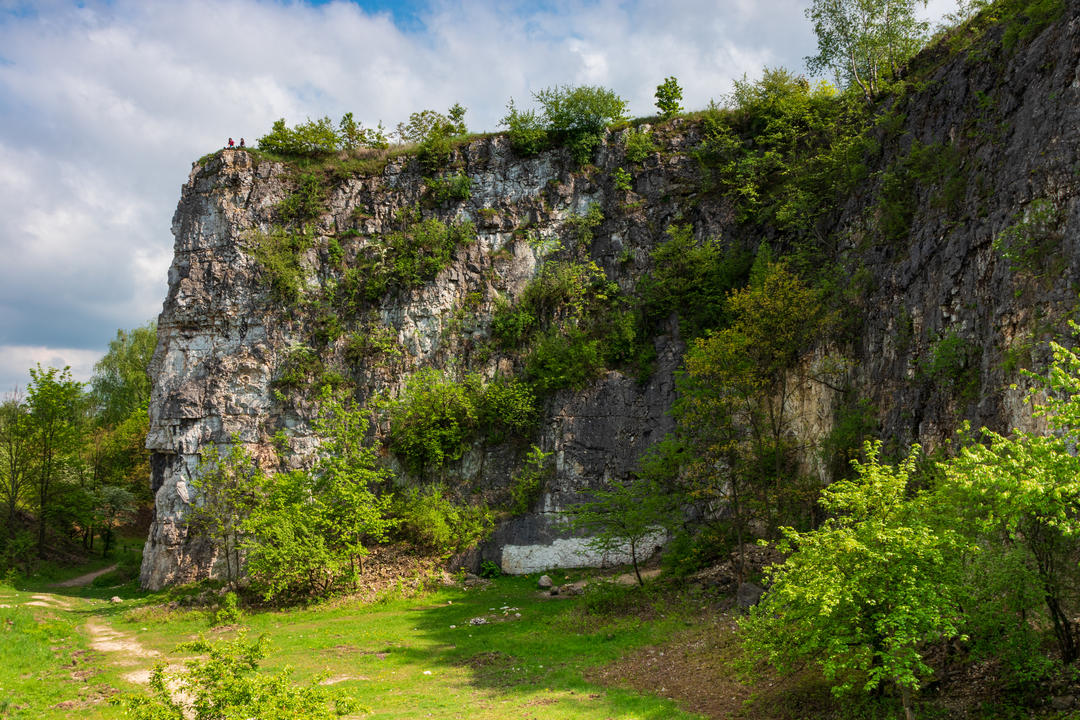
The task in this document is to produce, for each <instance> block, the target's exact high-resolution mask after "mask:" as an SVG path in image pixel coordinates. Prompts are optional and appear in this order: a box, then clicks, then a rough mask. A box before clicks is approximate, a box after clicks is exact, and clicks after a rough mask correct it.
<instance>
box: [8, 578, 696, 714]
mask: <svg viewBox="0 0 1080 720" xmlns="http://www.w3.org/2000/svg"><path fill="white" fill-rule="evenodd" d="M535 583H536V581H535V578H529V577H525V578H500V579H499V580H497V581H495V582H494V583H493V584H492V585H491V586H489V587H487V588H473V589H465V588H461V587H457V586H454V587H446V588H440V589H438V590H435V591H432V592H429V593H427V594H424V595H421V596H419V597H414V598H400V597H399V598H395V599H389V600H385V601H383V602H380V603H375V604H369V605H362V604H359V603H357V602H354V601H342V600H338V601H334V602H329V603H326V604H324V605H321V606H317V607H311V608H303V609H293V610H287V611H263V612H253V611H250V610H249V611H247V612H246V614H245V627H246V628H247V629H248V632H249V633H250V634H251V635H259V634H264V633H265V634H266V635H267V636H268V637H269V639H270V641H271V651H270V654H269V656H268V657H267V659H266V660H265V661H264V662H263V663H262V668H263V670H265V671H267V672H274V671H277V670H280V669H281V668H284V667H291V668H293V669H294V670H295V679H296V681H297V682H300V683H304V682H306V681H308V680H310V679H311V678H313V677H315V676H316V675H318V674H320V673H324V674H329V676H330V678H331V679H336V680H338V682H335V683H334V684H333V685H332V688H333V690H334V691H335V692H340V693H341V694H346V695H353V696H355V697H356V698H358V699H359V700H360V702H361V704H362V705H363V706H365V707H366V708H368V709H369V710H370V713H369V714H361V715H359V716H358V717H365V718H415V717H433V718H459V717H460V718H469V719H470V720H483V719H485V718H492V719H494V718H506V717H530V718H531V717H544V718H585V719H588V718H620V719H622V718H694V717H699V716H696V715H692V714H687V713H683V712H681V711H680V710H678V709H677V707H676V706H675V705H674V704H673V703H672V702H671V701H669V700H666V699H663V698H659V697H654V696H650V695H642V694H639V693H637V692H634V691H630V690H617V689H610V688H600V687H598V686H595V685H592V684H590V683H588V682H586V681H585V680H584V679H583V674H584V673H585V671H587V670H588V669H589V668H593V667H597V666H600V665H604V664H606V663H609V662H611V661H614V660H616V659H618V658H619V657H621V656H623V655H624V654H625V653H627V652H628V651H630V650H632V649H634V648H637V647H640V646H643V645H648V644H655V643H659V642H662V641H663V640H665V639H667V638H670V637H671V636H672V635H673V634H674V633H676V632H677V631H678V630H680V629H685V627H686V624H685V621H686V616H685V615H684V614H683V613H682V611H681V610H679V609H678V608H674V607H667V606H665V605H664V604H663V601H661V600H655V601H653V602H654V605H653V606H652V607H648V608H646V614H647V615H648V616H649V619H648V620H644V619H641V618H639V617H636V616H634V615H624V616H603V615H593V614H590V613H589V612H588V611H587V610H586V608H585V606H584V604H583V600H582V599H581V598H573V599H551V598H548V597H545V596H543V595H541V594H539V593H538V592H537V591H536V589H535V588H536V584H535ZM50 591H51V592H52V593H54V594H56V595H57V597H59V598H60V600H61V601H62V602H65V603H68V604H70V605H71V607H72V609H71V610H68V611H62V610H54V609H50V608H41V607H32V606H30V607H28V606H26V605H25V604H24V603H25V602H26V601H27V600H29V599H30V595H29V594H28V593H26V592H25V591H14V590H12V589H10V588H3V589H0V595H2V596H6V597H7V598H8V599H0V603H9V604H12V605H15V607H12V608H9V609H0V613H4V614H0V624H2V625H3V627H2V628H0V632H2V634H0V640H2V641H3V648H4V650H3V653H2V654H3V655H4V656H5V661H4V662H3V663H0V688H3V690H2V691H0V708H3V707H4V705H3V703H4V702H5V700H6V701H7V702H8V707H7V710H6V711H4V712H0V717H5V718H6V717H11V718H31V717H33V718H45V719H48V718H64V717H71V716H72V712H73V710H72V708H71V706H70V705H69V706H66V707H63V706H62V707H57V705H58V704H59V703H63V702H64V701H75V700H78V698H79V697H80V696H90V697H92V696H100V695H102V694H107V693H108V692H110V690H109V688H115V689H117V690H120V691H125V692H132V691H136V692H138V691H140V686H138V685H135V684H133V683H132V682H130V681H129V680H126V679H124V675H125V674H127V673H130V672H132V671H134V670H138V669H146V668H149V667H150V665H151V664H152V661H151V660H150V659H146V658H128V659H127V662H128V663H129V664H126V665H123V664H121V663H122V662H124V661H125V658H123V657H122V656H120V655H119V654H117V653H107V652H97V651H92V652H90V653H88V654H83V653H85V651H86V649H87V647H88V637H87V635H86V632H85V624H86V622H87V621H92V622H96V623H98V624H104V625H108V626H110V627H112V628H113V629H115V630H116V631H119V632H121V633H123V634H124V635H125V636H128V637H131V638H134V639H136V640H137V641H138V642H139V643H140V644H141V645H142V646H143V647H144V648H147V649H153V650H157V651H159V652H161V653H162V659H164V660H166V661H167V662H179V661H181V660H182V658H183V655H180V654H177V653H176V652H175V647H176V645H177V644H178V643H180V642H184V641H187V640H192V639H195V638H197V637H198V635H199V634H200V633H205V634H207V636H208V637H211V638H212V637H232V636H233V635H234V634H235V633H236V632H237V630H238V629H239V628H237V627H233V628H226V629H223V630H222V629H219V630H211V629H210V622H209V614H210V613H208V612H207V611H204V610H187V609H168V608H166V606H165V604H164V603H165V602H167V601H168V600H170V599H172V598H173V597H176V596H177V593H175V592H173V593H168V592H166V593H156V594H143V593H139V592H138V591H137V590H135V588H134V587H132V586H130V585H129V586H124V587H121V588H94V587H87V588H78V589H73V590H71V591H68V590H64V589H58V588H51V590H50ZM59 593H64V595H60V594H59ZM113 594H118V595H121V596H127V598H128V599H127V600H125V602H123V603H120V604H113V603H110V602H108V600H107V598H108V597H109V596H111V595H113ZM516 613H520V614H521V617H520V618H518V617H516ZM476 617H484V618H485V619H487V620H488V623H487V624H484V625H475V626H474V625H470V624H469V620H470V619H472V618H476ZM8 618H10V619H11V620H12V622H11V623H8V622H7V619H8ZM9 641H11V642H9ZM8 647H11V648H12V650H11V651H9V650H8ZM73 653H79V655H78V657H77V658H76V660H77V665H78V666H77V667H73V666H72V665H71V661H72V655H73ZM9 655H17V659H16V660H15V661H12V662H9V661H8V660H7V659H6V658H7V656H9ZM84 666H85V669H86V670H87V671H89V673H90V677H89V679H86V680H81V681H80V680H75V679H74V676H73V675H72V672H73V671H74V670H80V669H83V668H84ZM16 703H17V704H18V706H19V707H20V708H21V709H19V710H13V709H12V708H13V707H14V706H15V704H16ZM5 712H6V713H7V714H5ZM78 714H79V716H80V718H83V719H84V720H93V719H94V718H113V717H120V716H121V715H120V710H119V709H118V708H116V707H113V706H110V705H108V704H105V703H97V704H86V705H85V706H82V707H80V708H79V710H78Z"/></svg>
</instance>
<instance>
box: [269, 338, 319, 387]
mask: <svg viewBox="0 0 1080 720" xmlns="http://www.w3.org/2000/svg"><path fill="white" fill-rule="evenodd" d="M323 369H324V366H323V362H322V359H321V358H319V355H318V354H317V353H316V352H315V351H314V350H312V349H311V348H310V347H308V346H307V345H296V346H294V347H292V348H289V352H288V354H287V355H286V356H285V359H284V360H283V361H282V362H281V364H280V365H279V366H278V376H277V378H275V379H274V381H273V386H274V387H277V388H289V389H292V390H295V389H298V388H302V387H306V386H308V385H310V384H312V382H313V380H314V378H317V377H318V376H319V375H321V374H322V372H323Z"/></svg>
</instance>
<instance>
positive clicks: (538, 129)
mask: <svg viewBox="0 0 1080 720" xmlns="http://www.w3.org/2000/svg"><path fill="white" fill-rule="evenodd" d="M499 125H500V126H501V127H505V128H506V129H507V132H506V136H507V137H508V138H509V139H510V147H512V148H513V149H514V152H516V153H517V154H518V155H521V156H522V157H528V156H530V155H536V154H537V153H539V152H540V151H541V150H544V149H545V148H546V147H547V143H548V132H547V129H546V128H545V127H544V124H543V122H542V121H541V120H540V118H539V117H538V116H537V114H536V111H535V110H526V111H524V112H522V111H519V110H518V109H517V108H516V107H514V101H513V99H511V100H510V102H509V103H507V105H506V115H505V116H504V117H503V118H502V120H500V121H499Z"/></svg>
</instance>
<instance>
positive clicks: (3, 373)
mask: <svg viewBox="0 0 1080 720" xmlns="http://www.w3.org/2000/svg"><path fill="white" fill-rule="evenodd" d="M808 3H809V0H666V1H664V0H638V1H636V2H635V1H628V2H616V1H614V0H562V1H560V2H527V1H516V2H504V1H503V2H497V1H496V0H469V1H466V0H458V1H452V0H446V1H443V0H431V1H430V2H426V1H424V0H398V1H397V2H393V1H391V0H362V1H359V2H345V1H343V0H336V1H334V2H291V1H289V2H285V1H277V2H275V1H272V0H220V1H216V2H210V1H209V0H192V1H190V2H177V1H170V2H148V1H147V0H107V1H103V2H98V1H96V0H86V1H84V2H67V1H64V0H55V1H52V0H47V1H45V2H18V1H15V2H12V1H10V0H0V394H3V393H6V392H7V391H10V390H11V389H12V388H14V387H15V386H20V387H25V385H26V382H27V380H28V379H29V376H28V374H27V369H28V368H30V367H33V366H34V364H35V363H38V362H40V363H42V364H43V365H53V366H57V367H62V366H64V365H70V366H71V367H72V371H73V374H74V375H75V377H76V378H77V379H80V380H85V379H87V378H88V377H89V376H90V373H91V372H92V369H93V364H94V363H95V362H96V361H97V359H99V358H100V357H101V354H102V353H103V352H104V349H105V348H106V346H107V344H108V342H109V340H110V339H111V338H112V337H114V336H115V334H116V331H117V329H119V328H132V327H136V326H139V325H142V324H144V323H146V322H148V321H149V320H151V319H153V318H155V317H156V316H157V314H158V313H159V312H160V310H161V303H162V301H163V300H164V298H165V292H166V271H167V269H168V266H169V262H170V260H171V257H172V247H173V238H172V235H171V234H170V229H169V228H170V220H171V217H172V213H173V211H174V209H175V208H176V203H177V200H178V199H179V195H180V187H181V185H182V184H183V183H184V181H185V180H186V179H187V175H188V172H189V171H190V169H191V162H192V161H193V160H194V159H196V158H198V157H200V156H202V155H204V154H205V153H207V152H210V151H212V150H214V149H216V148H218V147H220V146H222V145H223V144H224V142H225V140H226V138H228V137H229V136H232V137H234V138H237V139H239V138H240V137H241V136H243V137H245V138H246V139H247V140H248V141H249V142H251V141H252V140H254V139H255V138H257V137H258V136H260V135H262V134H264V133H265V132H266V131H267V130H269V128H270V126H271V124H272V123H273V121H274V120H275V119H277V118H281V117H284V118H286V119H287V120H288V121H289V122H290V124H292V123H295V122H298V121H302V120H304V119H305V118H307V117H312V118H317V117H322V116H323V115H329V116H330V117H331V118H334V119H335V121H336V119H337V118H339V117H340V116H341V115H342V114H343V113H344V112H346V111H352V112H353V113H354V114H355V115H356V117H357V119H359V120H361V121H363V122H364V124H365V125H374V124H375V123H377V122H378V121H380V120H382V121H383V122H384V123H385V124H386V125H387V127H391V128H392V127H394V126H395V125H396V124H397V122H399V121H401V120H403V119H406V118H407V117H408V115H409V113H410V112H414V111H416V110H420V109H423V108H433V109H437V110H445V109H446V108H447V107H449V106H450V105H451V104H453V103H454V102H461V103H462V104H463V105H465V106H466V107H467V108H468V115H467V116H466V121H467V122H468V125H469V128H470V129H471V130H475V131H484V130H494V129H496V124H497V122H498V119H499V118H500V117H501V116H502V114H503V112H504V109H505V105H506V102H507V100H508V99H509V98H511V97H513V98H515V99H516V100H517V104H518V106H519V107H523V106H525V105H528V103H529V100H530V98H531V93H532V92H534V91H536V90H539V89H542V88H545V87H549V86H552V85H556V84H588V85H604V86H607V87H610V88H612V89H614V90H615V91H616V92H618V93H619V94H620V95H622V96H623V97H625V98H627V99H628V100H629V101H630V110H631V113H632V114H634V115H647V114H651V113H652V110H653V93H654V91H655V89H656V85H657V84H658V83H660V82H662V81H663V79H664V78H665V77H666V76H669V75H675V76H676V77H678V79H679V82H680V84H681V85H682V87H683V89H684V105H686V106H687V107H688V108H690V109H696V108H701V107H704V106H705V105H707V104H708V102H709V100H710V99H714V98H715V99H720V98H721V97H722V95H723V94H724V93H726V92H728V91H729V90H730V89H731V82H732V79H733V78H741V77H742V76H743V74H744V73H745V74H748V75H749V76H750V77H754V76H755V75H757V74H760V71H761V69H762V68H763V67H765V66H770V67H774V66H784V67H787V68H789V69H792V70H796V71H800V72H801V71H802V70H803V58H804V57H805V56H806V55H809V54H810V53H812V52H813V51H814V50H815V41H814V38H813V35H812V32H811V29H810V26H809V23H808V22H807V21H806V19H805V18H804V16H803V11H804V8H805V7H806V5H808ZM954 5H955V3H954V0H932V1H931V2H930V3H929V5H928V7H927V10H926V13H927V15H928V17H930V18H934V19H936V18H938V17H940V16H941V15H942V14H943V13H945V12H949V11H951V10H952V9H953V8H954Z"/></svg>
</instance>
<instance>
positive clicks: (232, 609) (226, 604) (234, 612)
mask: <svg viewBox="0 0 1080 720" xmlns="http://www.w3.org/2000/svg"><path fill="white" fill-rule="evenodd" d="M243 619H244V613H243V612H242V611H241V610H240V599H239V598H238V597H237V595H236V593H234V592H227V593H225V595H224V596H223V597H222V598H221V606H220V607H219V608H218V609H217V610H216V611H215V612H214V619H213V622H212V623H211V624H212V625H214V626H215V627H217V626H220V625H236V624H237V623H239V622H240V621H241V620H243Z"/></svg>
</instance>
